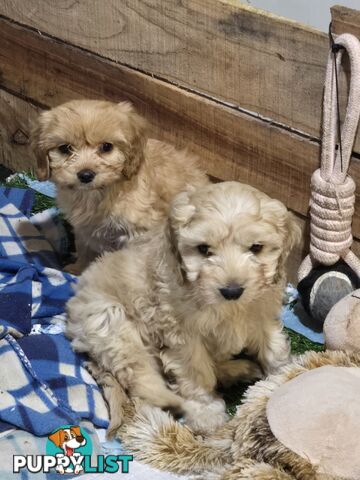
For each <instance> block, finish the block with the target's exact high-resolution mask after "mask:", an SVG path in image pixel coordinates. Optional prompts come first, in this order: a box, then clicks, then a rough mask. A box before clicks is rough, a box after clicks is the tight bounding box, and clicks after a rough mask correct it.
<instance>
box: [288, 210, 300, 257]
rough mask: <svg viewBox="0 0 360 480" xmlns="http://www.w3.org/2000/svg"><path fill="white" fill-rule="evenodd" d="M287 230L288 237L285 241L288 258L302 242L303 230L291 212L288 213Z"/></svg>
mask: <svg viewBox="0 0 360 480" xmlns="http://www.w3.org/2000/svg"><path fill="white" fill-rule="evenodd" d="M286 230H287V236H286V239H285V251H286V257H287V256H288V255H289V253H290V252H291V250H292V249H293V248H294V247H295V246H296V245H298V244H299V243H300V240H301V228H300V225H299V223H298V221H297V220H296V218H295V215H293V214H292V213H291V212H289V211H288V215H287V221H286Z"/></svg>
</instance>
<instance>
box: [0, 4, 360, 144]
mask: <svg viewBox="0 0 360 480" xmlns="http://www.w3.org/2000/svg"><path fill="white" fill-rule="evenodd" d="M0 14H3V15H5V16H8V17H9V18H12V19H14V20H16V21H17V22H20V23H22V24H25V25H29V26H31V27H33V28H35V29H39V30H40V31H41V32H46V33H48V34H49V35H52V36H54V37H57V38H61V39H62V40H65V41H66V42H69V43H71V44H74V45H78V46H80V47H82V48H84V49H87V50H91V51H93V52H95V53H97V54H99V55H101V56H103V57H105V58H109V59H112V60H114V61H116V62H120V63H122V64H123V65H129V66H132V67H135V68H137V69H140V70H142V71H145V72H148V73H151V74H154V75H156V76H158V77H160V78H163V79H166V80H168V81H171V82H173V83H175V84H176V85H183V86H186V87H189V88H191V89H195V90H199V91H201V92H204V93H205V94H207V95H209V96H211V97H216V98H218V99H221V100H222V101H225V102H229V103H232V104H234V105H235V106H238V107H240V108H241V109H246V110H250V111H252V112H257V113H258V114H260V115H262V116H264V117H268V118H270V119H272V120H273V121H275V122H280V123H283V124H285V125H287V126H289V127H291V128H294V129H297V130H300V131H302V132H305V133H306V134H308V135H310V136H314V137H317V138H319V137H320V119H321V101H322V89H323V82H324V75H325V65H326V60H327V51H328V39H327V36H326V35H325V34H323V33H321V32H318V31H316V30H313V29H310V28H307V27H305V26H302V25H299V24H297V23H296V22H292V21H288V20H286V19H283V18H278V17H275V16H273V15H270V14H267V13H265V12H262V11H259V10H255V9H253V8H251V7H246V6H244V5H240V4H239V3H237V2H235V1H231V0H183V1H181V2H180V1H179V0H166V2H165V1H163V0H141V1H140V0H121V1H119V0H107V1H106V2H99V1H96V0H78V1H76V2H73V1H72V0H56V1H55V0H48V1H46V2H40V1H39V0H27V1H26V7H25V4H24V2H23V0H2V2H1V3H0ZM356 149H357V151H360V141H358V143H357V146H356Z"/></svg>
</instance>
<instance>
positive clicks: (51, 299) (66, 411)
mask: <svg viewBox="0 0 360 480" xmlns="http://www.w3.org/2000/svg"><path fill="white" fill-rule="evenodd" d="M26 192H27V191H26V190H20V192H15V193H16V194H15V193H12V192H11V191H10V192H8V193H9V195H7V196H6V195H5V194H4V192H3V191H0V241H1V245H0V339H1V340H0V378H1V385H0V388H1V390H0V393H1V394H0V420H2V421H3V422H7V423H8V424H11V425H16V426H17V427H19V428H21V429H23V430H27V431H29V432H32V433H34V434H36V435H44V434H46V433H49V432H51V431H52V430H54V429H55V428H58V426H59V425H63V424H68V423H77V422H78V421H79V420H80V419H81V418H88V419H90V420H91V421H92V422H94V423H95V424H96V425H97V426H101V427H106V426H107V424H108V421H107V411H106V406H105V403H104V400H103V399H102V397H101V395H100V393H99V389H98V387H97V386H96V384H95V382H94V380H93V379H92V378H91V377H90V375H89V374H88V373H87V372H86V371H85V369H84V368H83V367H82V366H81V365H82V363H83V361H84V358H83V357H82V356H80V355H77V354H74V352H73V351H72V349H71V346H70V343H69V341H68V340H67V339H66V338H65V337H64V335H62V334H56V335H54V334H53V335H45V334H40V335H29V336H25V337H22V338H20V339H19V338H18V337H19V336H21V335H24V334H25V335H27V334H29V333H30V332H31V330H33V331H34V330H35V331H44V330H42V329H41V328H40V330H39V328H35V327H39V324H41V325H44V324H45V325H51V324H52V323H53V322H54V320H55V319H56V317H57V316H59V315H60V314H63V312H64V306H65V303H66V301H67V300H68V299H69V297H70V296H71V295H72V283H73V282H74V277H73V276H72V275H70V274H68V273H64V272H61V271H60V270H58V269H56V268H55V267H57V266H58V260H57V257H56V255H55V254H54V252H53V250H52V248H51V246H50V244H49V243H48V242H47V241H46V240H45V238H44V237H43V235H41V234H40V232H39V231H38V230H37V228H36V227H35V226H34V225H32V224H31V223H30V221H29V219H28V218H27V217H26V216H25V215H24V214H23V212H21V211H20V210H19V208H18V207H19V206H21V205H23V203H24V201H25V198H26V195H27V193H26ZM10 195H12V200H13V201H14V202H15V204H14V203H10V201H9V198H10ZM26 208H27V209H28V206H27V207H26ZM30 208H31V207H30ZM42 328H43V327H42ZM49 328H50V327H49ZM15 338H18V340H17V341H16V340H15Z"/></svg>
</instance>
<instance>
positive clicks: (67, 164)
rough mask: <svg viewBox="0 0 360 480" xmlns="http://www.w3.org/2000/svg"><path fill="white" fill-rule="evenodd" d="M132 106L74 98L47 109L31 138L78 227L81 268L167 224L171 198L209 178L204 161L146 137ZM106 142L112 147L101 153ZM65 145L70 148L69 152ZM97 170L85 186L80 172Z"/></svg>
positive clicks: (44, 174) (42, 168)
mask: <svg viewBox="0 0 360 480" xmlns="http://www.w3.org/2000/svg"><path fill="white" fill-rule="evenodd" d="M146 130H147V127H146V122H145V120H144V119H143V118H142V117H141V116H140V115H138V114H137V113H136V111H135V109H134V108H133V107H132V105H131V104H130V103H127V102H122V103H119V104H116V103H111V102H106V101H97V100H74V101H71V102H68V103H65V104H63V105H60V106H58V107H56V108H53V109H52V110H49V111H46V112H43V113H42V114H41V115H40V117H39V121H38V124H37V126H36V127H35V128H34V131H33V135H32V138H33V140H32V143H33V147H34V151H35V153H36V156H37V160H38V177H39V179H40V180H45V179H48V178H50V179H51V180H52V181H54V183H55V184H56V186H57V203H58V205H59V207H60V208H61V209H62V211H63V212H64V214H65V217H66V219H67V220H68V221H69V222H70V223H71V225H72V226H73V227H74V232H75V237H76V244H77V251H78V256H79V258H78V262H77V263H76V264H75V265H73V266H72V267H70V271H72V272H73V273H79V272H80V271H82V270H83V269H84V267H86V266H87V265H88V264H89V262H90V261H91V260H92V259H93V258H95V257H96V256H97V255H99V254H100V253H102V252H104V251H109V250H114V249H118V248H121V247H122V246H123V245H124V243H126V241H127V240H128V239H129V238H131V237H133V236H136V235H138V234H141V233H143V232H145V231H147V230H149V229H150V228H152V227H154V226H155V225H158V224H160V223H162V222H164V221H165V218H166V216H167V213H168V207H169V203H170V202H171V200H172V199H173V197H174V196H175V195H176V194H177V193H179V192H180V191H182V190H184V189H185V188H186V187H188V186H191V185H193V186H199V185H204V184H205V183H207V181H208V180H207V178H206V175H205V174H204V173H203V172H202V171H201V170H200V169H199V166H198V163H197V159H196V158H195V157H194V156H193V155H191V154H190V153H188V152H186V151H179V150H176V149H175V148H174V147H172V146H171V145H168V144H166V143H163V142H160V141H157V140H153V139H149V140H148V139H147V134H146ZM104 143H108V144H111V145H112V146H113V147H112V150H111V151H109V152H104V151H102V148H103V147H102V145H103V144H104ZM61 145H71V152H70V153H68V154H64V153H62V152H61V151H60V150H59V146H61ZM84 170H90V171H92V172H94V173H95V174H96V176H95V177H94V179H93V180H92V181H91V182H89V183H81V182H80V180H79V178H78V176H77V174H78V173H79V172H81V171H84Z"/></svg>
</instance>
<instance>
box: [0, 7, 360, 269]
mask: <svg viewBox="0 0 360 480" xmlns="http://www.w3.org/2000/svg"><path fill="white" fill-rule="evenodd" d="M332 13H333V20H334V28H335V29H336V31H337V32H339V33H340V32H341V31H342V29H343V28H345V30H346V28H347V24H346V22H345V20H344V18H345V17H346V19H347V22H348V21H349V16H348V15H347V16H346V15H345V14H344V11H343V10H342V9H341V8H334V9H333V11H332ZM344 15H345V16H344ZM351 21H352V23H353V24H354V25H355V26H356V25H358V24H360V22H359V21H358V20H351ZM327 53H328V39H327V36H326V35H325V34H323V33H320V32H317V31H315V30H312V29H309V28H306V27H304V26H301V25H299V24H297V23H295V22H291V21H288V20H285V19H281V18H277V17H273V16H271V15H268V14H265V13H264V12H259V11H256V10H254V9H252V8H248V7H243V6H239V5H236V4H235V2H233V1H232V0H184V1H182V2H178V0H166V2H165V1H162V0H121V1H120V0H107V1H106V8H104V2H97V1H96V0H78V1H77V2H71V1H70V0H58V1H55V0H49V1H47V2H43V1H40V0H27V2H26V8H25V6H24V2H23V1H22V0H3V1H2V2H1V3H0V109H1V111H2V114H0V135H1V140H2V144H3V145H2V147H1V150H0V152H1V158H0V162H2V163H5V164H7V165H10V166H13V167H15V168H17V169H20V168H22V169H26V168H29V167H32V166H33V165H34V158H33V156H32V154H31V152H30V150H29V148H28V144H27V137H28V136H29V125H30V124H31V122H32V120H33V118H34V115H36V112H37V111H38V109H40V108H47V107H51V106H54V105H57V104H59V103H61V102H63V101H66V100H69V99H71V98H84V97H88V98H99V97H101V98H107V99H110V100H116V101H118V100H123V99H128V100H131V101H132V102H134V103H135V105H136V106H137V108H138V109H139V110H140V112H141V113H142V114H143V115H144V116H145V117H146V118H147V119H148V120H149V122H150V123H151V125H152V130H151V133H152V135H154V136H156V137H158V138H161V139H164V140H167V141H170V142H173V143H175V144H176V145H178V146H187V147H188V148H190V149H191V150H193V151H194V152H196V153H197V154H198V155H199V156H200V158H201V159H202V162H203V165H204V167H205V168H206V169H207V171H208V173H209V174H211V175H212V176H214V177H217V178H219V179H223V180H226V179H237V180H240V181H243V182H247V183H250V184H252V185H254V186H256V187H258V188H260V189H262V190H264V191H265V192H267V193H268V194H270V195H272V196H274V197H276V198H279V199H280V200H282V201H283V202H284V203H285V204H286V205H287V206H288V207H289V208H291V209H293V210H294V212H296V213H297V214H299V219H300V221H301V223H302V225H303V228H304V229H305V228H306V225H305V224H306V215H307V211H308V199H309V180H310V176H311V173H312V171H313V170H314V169H315V168H317V166H318V162H319V137H320V118H321V101H322V89H323V81H324V72H325V66H326V60H327ZM343 77H344V78H345V75H344V76H343ZM342 91H343V92H345V91H346V88H343V89H342ZM342 104H344V100H342ZM9 119H10V120H9ZM355 150H356V152H359V153H360V141H359V140H358V141H357V143H356V147H355ZM351 173H352V175H353V176H354V178H355V179H356V181H358V182H360V165H359V162H358V160H357V159H355V160H354V161H353V162H352V167H351ZM354 231H355V233H356V235H357V236H358V237H360V210H359V211H356V214H355V218H354ZM304 250H306V245H305V246H304V245H303V246H302V247H301V249H299V250H298V251H297V252H296V254H295V256H294V260H293V262H292V270H293V271H295V269H296V265H297V264H298V262H299V260H300V258H301V257H302V256H303V254H304Z"/></svg>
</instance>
